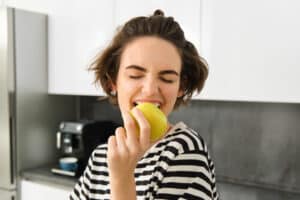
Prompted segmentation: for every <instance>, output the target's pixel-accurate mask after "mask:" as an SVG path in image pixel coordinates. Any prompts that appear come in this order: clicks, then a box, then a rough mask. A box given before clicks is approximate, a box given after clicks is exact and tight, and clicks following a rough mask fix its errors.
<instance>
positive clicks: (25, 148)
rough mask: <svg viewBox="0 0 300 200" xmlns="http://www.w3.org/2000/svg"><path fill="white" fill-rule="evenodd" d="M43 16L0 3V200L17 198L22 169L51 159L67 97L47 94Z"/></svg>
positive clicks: (69, 111) (67, 111)
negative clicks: (2, 5) (3, 5)
mask: <svg viewBox="0 0 300 200" xmlns="http://www.w3.org/2000/svg"><path fill="white" fill-rule="evenodd" d="M47 41H48V39H47V15H45V14H41V13H34V12H29V11H24V10H18V9H15V8H8V7H0V199H1V200H16V199H20V198H21V197H20V195H19V194H20V190H21V189H22V188H20V181H21V179H22V171H23V170H26V169H31V168H35V167H38V166H42V165H45V164H47V163H51V162H55V161H56V159H57V155H56V154H57V152H56V148H55V133H56V131H57V129H58V125H59V122H60V121H63V120H66V119H73V118H74V116H75V115H76V111H75V110H76V109H75V106H76V99H75V97H72V96H63V95H61V96H58V95H49V94H48V92H47V91H48V78H47V77H48V70H47V63H48V60H47V57H48V56H47V54H48V51H47V46H48V45H47Z"/></svg>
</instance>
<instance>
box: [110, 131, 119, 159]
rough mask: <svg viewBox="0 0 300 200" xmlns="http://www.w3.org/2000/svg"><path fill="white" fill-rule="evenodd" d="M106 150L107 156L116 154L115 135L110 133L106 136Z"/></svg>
mask: <svg viewBox="0 0 300 200" xmlns="http://www.w3.org/2000/svg"><path fill="white" fill-rule="evenodd" d="M107 144H108V150H107V153H108V155H109V157H111V156H114V155H116V149H117V148H118V147H117V141H116V136H114V135H112V136H110V137H109V138H108V142H107Z"/></svg>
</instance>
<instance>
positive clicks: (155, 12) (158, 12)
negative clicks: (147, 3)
mask: <svg viewBox="0 0 300 200" xmlns="http://www.w3.org/2000/svg"><path fill="white" fill-rule="evenodd" d="M153 15H154V16H155V15H160V16H165V14H164V12H163V11H162V10H160V9H157V10H155V11H154V13H153Z"/></svg>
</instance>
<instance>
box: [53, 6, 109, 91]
mask: <svg viewBox="0 0 300 200" xmlns="http://www.w3.org/2000/svg"><path fill="white" fill-rule="evenodd" d="M59 4H60V5H61V6H60V8H59V6H58V9H57V10H56V11H55V12H53V13H52V14H50V15H49V61H48V63H49V86H48V87H49V90H48V91H49V93H51V94H73V95H96V96H98V95H100V94H102V90H101V88H97V87H95V85H94V84H93V81H94V74H93V73H92V72H89V71H88V70H87V68H88V66H89V64H90V63H91V62H92V60H93V59H94V57H95V56H96V54H97V53H98V52H99V51H100V50H101V49H103V47H104V46H105V45H106V44H108V43H109V41H110V39H111V35H112V32H113V28H114V26H113V4H114V2H113V1H111V0H101V1H98V0H92V1H84V2H80V1H71V2H70V3H69V4H68V5H66V4H64V2H59Z"/></svg>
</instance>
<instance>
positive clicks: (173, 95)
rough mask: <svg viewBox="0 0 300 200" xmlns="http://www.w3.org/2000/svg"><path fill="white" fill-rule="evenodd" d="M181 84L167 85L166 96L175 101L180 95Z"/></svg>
mask: <svg viewBox="0 0 300 200" xmlns="http://www.w3.org/2000/svg"><path fill="white" fill-rule="evenodd" d="M178 90H179V86H172V87H165V88H164V89H163V91H164V96H165V97H166V98H167V99H168V100H169V101H171V102H175V101H176V99H177V96H178Z"/></svg>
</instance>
